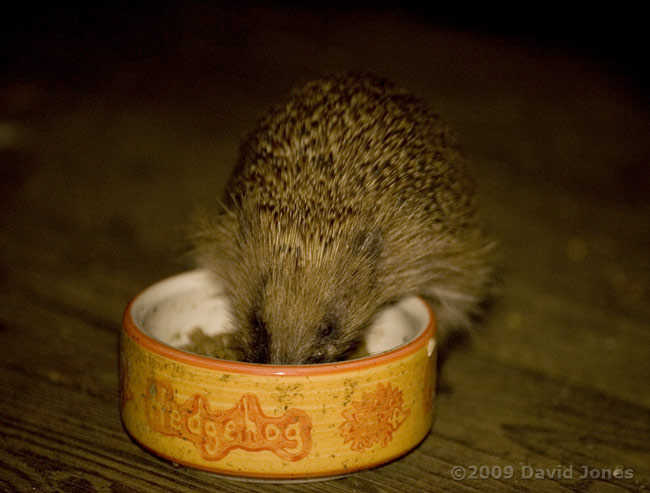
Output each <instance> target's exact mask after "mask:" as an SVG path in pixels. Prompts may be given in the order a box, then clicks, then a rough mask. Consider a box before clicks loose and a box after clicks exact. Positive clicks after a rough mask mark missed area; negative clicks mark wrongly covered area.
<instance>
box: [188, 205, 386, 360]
mask: <svg viewBox="0 0 650 493" xmlns="http://www.w3.org/2000/svg"><path fill="white" fill-rule="evenodd" d="M273 215H274V213H273V212H272V211H268V210H267V211H261V212H259V211H258V213H257V214H250V213H247V212H246V211H241V210H240V211H232V210H231V211H228V212H227V213H225V214H223V215H221V216H219V217H217V218H216V220H215V221H214V222H213V223H212V224H210V225H209V226H207V227H206V225H204V227H202V228H201V231H203V232H204V237H203V238H199V239H198V240H197V241H196V245H197V247H198V254H199V258H200V259H202V263H203V264H205V265H210V266H211V268H212V269H213V270H215V271H216V273H217V275H218V276H219V277H220V278H221V279H222V280H223V281H224V286H225V290H226V294H227V296H228V298H229V300H230V303H231V312H232V316H233V318H234V320H233V322H234V325H235V327H237V328H238V330H237V331H236V333H235V343H236V347H237V349H239V350H241V351H242V353H243V360H244V361H249V362H255V363H270V364H286V365H295V364H314V363H326V362H333V361H339V360H342V359H345V358H346V357H347V356H349V355H350V353H352V352H354V351H355V350H356V349H357V347H358V345H359V343H360V340H361V338H362V335H363V333H364V331H365V329H366V328H367V327H368V325H369V323H370V321H371V318H372V316H373V314H374V313H375V312H376V311H377V310H378V309H379V308H380V306H381V305H382V304H383V303H384V302H385V300H384V298H385V296H384V295H383V294H382V290H381V287H380V286H379V284H378V283H377V278H378V275H377V273H378V269H379V268H380V265H379V262H380V257H381V246H382V245H381V233H380V231H379V230H378V229H376V228H375V229H369V228H368V227H367V226H368V224H372V222H367V221H364V222H359V224H363V227H358V228H357V227H354V226H352V225H348V226H347V227H346V228H345V232H344V233H343V232H341V231H338V232H337V234H336V235H325V236H323V234H322V233H321V232H315V233H310V231H315V230H313V229H311V230H310V229H309V228H308V227H306V225H305V221H306V220H312V219H310V218H295V217H292V214H291V213H289V214H283V219H284V220H283V221H277V216H275V217H268V216H273ZM250 218H255V219H253V220H251V219H250ZM312 221H313V220H312ZM269 225H272V226H271V227H269ZM206 232H209V236H205V235H207V234H208V233H206ZM217 252H218V255H217Z"/></svg>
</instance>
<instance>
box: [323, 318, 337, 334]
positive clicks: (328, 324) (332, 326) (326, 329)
mask: <svg viewBox="0 0 650 493" xmlns="http://www.w3.org/2000/svg"><path fill="white" fill-rule="evenodd" d="M335 332H336V323H335V322H334V321H333V320H326V321H325V323H324V324H323V325H322V327H321V329H320V335H321V337H325V338H329V337H332V334H334V333H335Z"/></svg>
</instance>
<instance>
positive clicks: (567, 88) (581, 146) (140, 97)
mask: <svg viewBox="0 0 650 493" xmlns="http://www.w3.org/2000/svg"><path fill="white" fill-rule="evenodd" d="M248 14H251V15H248ZM118 21H119V22H118ZM41 22H42V23H45V24H46V25H47V22H45V21H44V20H42V21H41ZM111 22H112V23H111ZM140 22H142V23H143V24H142V25H140V24H139V23H140ZM84 25H85V27H86V30H84V29H80V30H79V31H77V34H74V33H73V31H72V28H71V26H72V24H71V23H70V22H68V23H67V24H66V26H64V27H63V28H62V29H64V31H63V32H58V31H57V30H56V29H54V28H51V26H50V28H49V29H45V30H44V31H43V32H41V31H29V30H28V31H24V32H23V31H21V30H20V29H16V30H15V32H16V33H17V34H16V35H15V37H14V38H13V40H12V42H13V44H10V45H9V47H10V48H12V49H18V47H20V49H21V50H24V54H25V59H24V60H20V57H16V56H14V57H13V58H12V59H11V64H10V65H9V66H8V67H7V68H9V69H11V70H7V71H6V72H4V71H3V72H2V73H0V173H1V174H0V207H1V209H0V211H1V216H0V219H1V220H0V293H1V295H0V490H1V491H10V492H13V491H18V492H31V491H64V492H77V491H79V492H81V491H99V492H104V491H106V492H108V491H110V492H124V493H126V492H170V491H174V492H190V491H192V492H213V491H235V492H237V491H241V492H243V491H269V492H272V491H278V492H279V491H296V492H298V491H300V492H306V491H307V492H308V491H313V492H318V491H331V492H341V493H344V492H353V491H359V492H372V491H378V492H379V491H399V492H408V491H414V492H421V491H441V490H446V491H567V490H574V491H585V492H586V491H608V492H609V491H612V492H615V491H638V490H643V489H648V488H650V385H649V382H650V255H649V250H650V199H649V196H650V193H649V192H650V171H649V170H650V162H649V160H650V139H649V138H648V136H649V135H650V111H649V110H648V105H647V100H645V99H643V95H642V93H641V91H640V88H639V87H638V86H636V85H635V82H634V81H633V80H629V79H626V78H625V77H623V76H621V75H617V73H616V72H614V71H613V70H610V69H608V68H607V67H606V66H603V65H599V64H596V63H588V62H586V61H584V60H583V59H580V58H578V57H577V56H574V55H571V54H570V53H566V52H562V51H558V50H551V49H549V48H543V47H542V46H537V45H534V44H526V43H523V42H522V43H514V42H507V41H503V40H498V39H496V38H489V37H481V36H479V35H469V34H463V33H460V32H454V31H445V30H440V29H435V28H433V27H431V26H430V25H429V24H427V23H425V22H421V21H416V20H414V19H412V18H409V17H406V16H399V15H397V16H396V15H389V14H386V13H383V14H379V13H374V12H371V11H366V12H359V13H356V14H354V13H350V14H347V15H345V16H343V15H339V16H337V15H335V13H334V12H331V11H323V12H320V13H319V14H317V15H309V14H302V13H295V14H294V15H293V16H289V15H287V14H286V13H280V12H277V11H276V12H273V11H270V10H262V9H260V10H255V11H252V12H248V13H247V12H246V11H235V10H227V9H221V10H219V11H214V12H212V11H204V10H202V9H200V8H197V7H193V8H188V9H187V10H184V11H183V12H182V13H181V12H173V13H171V14H170V13H166V14H160V15H154V16H152V17H151V18H150V19H149V18H147V20H146V22H145V21H144V20H143V19H142V16H140V17H139V18H138V21H137V22H135V21H131V22H126V21H125V22H122V20H120V19H114V18H113V19H111V20H110V22H109V24H108V27H105V28H103V30H99V34H97V35H96V37H95V36H93V35H91V34H88V31H92V29H96V28H97V27H98V24H97V23H90V24H84ZM66 29H67V31H66ZM120 33H121V34H120ZM39 36H41V37H42V42H37V41H36V39H37V38H39ZM100 38H101V39H109V40H114V41H116V40H117V41H120V42H119V43H116V44H111V43H109V42H99V41H98V39H100ZM39 57H40V58H39ZM344 69H361V70H372V71H374V72H377V73H380V74H383V75H386V76H389V77H391V78H393V79H395V80H396V81H398V82H400V83H402V84H404V85H406V86H407V87H409V88H410V89H411V90H412V91H414V92H416V93H418V94H420V95H421V96H423V97H425V98H426V99H427V100H428V101H429V102H430V103H431V105H432V106H434V107H435V108H436V109H437V110H438V111H439V112H440V113H441V114H442V115H443V117H444V118H445V119H447V120H448V121H450V122H452V123H453V124H454V126H455V127H456V128H457V130H458V131H459V133H460V135H461V137H462V140H463V142H464V144H465V148H466V152H467V154H468V155H469V156H470V157H471V159H472V160H473V162H474V163H475V168H476V177H477V180H478V182H479V185H480V190H481V201H482V204H483V215H484V216H485V221H486V223H487V224H488V226H489V229H490V230H491V231H492V233H493V234H494V236H495V237H497V238H498V239H499V240H500V244H501V247H500V248H501V256H502V283H501V296H500V298H499V299H498V300H497V301H496V302H495V303H494V304H493V306H492V307H491V310H490V313H489V316H488V317H487V319H486V320H485V321H484V322H483V324H482V325H481V327H480V328H479V329H478V331H477V333H476V334H475V335H474V336H473V337H472V338H471V339H470V340H462V341H460V342H459V344H456V345H455V346H454V347H453V348H452V350H450V351H448V353H447V354H446V357H445V358H444V361H443V362H442V365H441V376H440V380H439V390H438V394H437V404H436V405H437V417H436V421H435V423H434V427H433V430H432V432H431V434H430V435H429V437H428V438H427V439H426V440H425V441H424V442H423V443H422V444H421V445H420V446H419V447H418V448H417V449H416V450H415V451H413V452H412V453H410V454H408V455H407V456H405V457H403V458H401V459H399V460H396V461H394V462H393V463H391V464H389V465H386V466H384V467H381V468H378V469H376V470H371V471H366V472H361V473H358V474H355V475H354V476H352V477H348V478H345V479H341V480H337V481H332V482H324V483H310V484H302V485H259V484H247V483H241V482H233V481H227V480H223V479H218V478H214V477H211V476H209V475H206V474H203V473H199V472H195V471H192V470H187V469H183V468H175V467H173V466H172V465H170V464H167V463H165V462H163V461H162V460H159V459H158V458H156V457H154V456H152V455H150V454H148V453H147V452H145V451H143V450H142V449H141V448H140V447H138V446H137V445H136V444H134V443H133V442H132V441H131V440H130V439H129V438H128V437H127V435H126V434H125V432H124V430H123V428H122V425H121V423H120V418H119V414H118V358H117V344H118V333H119V329H120V319H121V314H122V310H123V309H124V307H125V305H126V303H127V301H128V300H129V299H130V298H131V297H132V296H133V295H135V294H136V293H137V292H138V291H139V290H140V289H142V288H144V287H146V286H147V285H149V284H150V283H152V282H153V281H156V280H158V279H160V278H163V277H166V276H167V275H170V274H173V273H176V272H179V271H181V270H184V269H186V268H188V267H189V266H190V262H189V260H188V258H187V255H186V252H187V242H186V232H185V224H186V223H187V219H188V217H189V216H190V215H191V214H192V212H193V211H194V210H195V209H196V208H197V207H210V206H211V205H212V204H213V203H214V199H215V198H216V197H218V196H219V195H220V193H221V191H222V190H223V186H224V182H225V179H226V177H227V176H228V173H229V171H230V169H231V167H232V165H233V164H234V160H235V156H236V152H237V146H238V144H239V142H240V141H241V139H242V137H243V135H245V133H246V132H247V131H248V130H249V129H250V127H251V124H252V122H253V121H254V119H255V117H256V116H257V115H258V114H259V113H260V112H261V111H263V110H264V109H265V108H266V107H267V106H268V104H269V103H272V102H274V101H276V100H277V99H278V98H280V97H282V96H283V94H285V93H286V91H287V90H288V89H289V88H290V87H291V86H292V85H293V84H294V83H297V82H302V81H305V80H307V79H309V78H310V77H313V76H315V75H318V74H321V73H325V72H332V71H339V70H344ZM454 468H457V469H454ZM585 468H586V469H585ZM585 470H586V471H587V475H586V477H583V473H584V471H585ZM459 471H460V473H464V474H465V477H464V478H463V479H461V480H456V479H455V478H454V477H453V474H454V473H457V474H460V473H459ZM619 475H620V476H624V477H623V478H622V479H618V478H617V476H619ZM608 478H609V479H608Z"/></svg>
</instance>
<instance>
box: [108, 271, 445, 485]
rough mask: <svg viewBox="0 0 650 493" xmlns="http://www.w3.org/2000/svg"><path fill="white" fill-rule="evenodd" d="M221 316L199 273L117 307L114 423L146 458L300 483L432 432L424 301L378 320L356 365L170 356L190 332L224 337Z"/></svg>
mask: <svg viewBox="0 0 650 493" xmlns="http://www.w3.org/2000/svg"><path fill="white" fill-rule="evenodd" d="M227 315H228V308H227V305H226V303H225V301H224V298H223V295H222V292H221V289H220V287H219V284H218V283H217V282H216V281H215V280H214V279H213V278H211V276H210V274H208V273H207V272H206V271H202V270H196V271H190V272H186V273H182V274H179V275H176V276H173V277H170V278H168V279H165V280H163V281H160V282H158V283H156V284H154V285H152V286H150V287H149V288H147V289H146V290H144V291H143V292H142V293H140V294H139V295H138V296H136V297H135V298H134V299H133V300H132V301H131V303H129V305H128V307H127V308H126V311H125V313H124V319H123V329H122V337H121V345H120V373H121V414H122V421H123V423H124V427H125V429H126V430H127V432H128V433H129V434H130V435H131V436H132V437H133V439H134V440H135V441H136V442H138V443H139V444H140V445H141V446H143V447H144V448H146V449H148V450H150V451H151V452H153V453H154V454H156V455H158V456H160V457H163V458H165V459H167V460H169V461H172V462H174V463H177V464H182V465H185V466H188V467H193V468H197V469H202V470H205V471H210V472H213V473H217V474H220V475H224V476H230V477H233V478H239V479H246V480H267V481H268V480H271V481H278V482H279V481H291V480H293V481H308V480H318V479H331V478H334V477H339V476H342V475H347V474H350V473H352V472H355V471H358V470H360V469H365V468H370V467H374V466H378V465H380V464H383V463H385V462H388V461H390V460H392V459H394V458H396V457H399V456H401V455H403V454H405V453H406V452H408V451H409V450H411V449H412V448H413V447H415V446H416V445H417V444H418V443H419V442H420V441H422V440H423V439H424V437H426V435H427V433H428V432H429V429H430V428H431V424H432V421H433V408H434V406H433V399H434V391H435V381H436V366H435V358H436V344H435V340H434V330H435V321H434V317H433V313H432V311H431V309H430V308H429V306H428V305H427V304H426V303H425V302H424V301H423V300H422V299H420V298H408V299H406V300H404V301H402V302H400V303H398V304H396V305H395V306H393V307H391V308H389V309H387V310H386V311H385V312H384V313H383V314H382V315H381V316H380V319H379V321H378V322H377V323H375V325H374V326H373V328H372V329H371V330H370V333H369V336H368V338H367V341H366V344H367V346H368V349H369V351H370V352H371V353H373V354H371V355H370V356H368V357H365V358H360V359H356V360H349V361H344V362H340V363H328V364H319V365H306V366H275V365H257V364H250V363H238V362H232V361H225V360H218V359H213V358H206V357H202V356H198V355H195V354H192V353H188V352H185V351H182V350H180V349H176V348H175V347H174V346H181V345H182V344H183V342H184V341H187V337H188V334H189V333H190V332H191V331H193V330H194V329H195V328H196V327H201V328H202V329H203V331H204V332H205V333H208V334H214V333H217V332H220V331H223V330H229V327H228V323H227ZM386 347H388V349H387V348H386Z"/></svg>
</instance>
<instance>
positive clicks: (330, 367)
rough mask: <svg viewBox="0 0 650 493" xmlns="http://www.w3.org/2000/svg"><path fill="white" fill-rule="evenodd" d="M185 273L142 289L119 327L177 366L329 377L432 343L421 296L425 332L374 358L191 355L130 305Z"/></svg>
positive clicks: (431, 319) (432, 326) (432, 324)
mask: <svg viewBox="0 0 650 493" xmlns="http://www.w3.org/2000/svg"><path fill="white" fill-rule="evenodd" d="M188 272H191V271H188ZM188 272H184V273H179V274H176V275H172V276H169V277H167V278H164V279H161V280H160V281H158V282H156V283H154V284H152V285H150V286H148V287H146V288H144V289H143V290H141V291H140V292H139V293H138V294H137V295H136V296H134V297H133V298H132V299H131V301H129V303H128V304H127V306H126V309H125V310H124V314H123V316H122V328H123V330H124V332H125V333H126V334H127V335H128V336H129V337H130V338H131V339H132V340H133V341H135V343H136V344H138V345H140V346H141V347H143V348H144V349H146V350H148V351H149V352H152V353H154V354H157V355H159V356H162V357H164V358H168V359H171V360H174V361H177V362H179V363H184V364H186V365H189V366H194V367H199V368H202V369H206V370H214V371H218V372H227V373H239V374H245V375H258V376H317V375H331V374H334V373H341V372H347V371H351V370H362V369H368V368H371V367H375V366H379V365H385V364H387V363H390V362H392V361H395V360H398V359H402V358H405V357H407V356H409V355H411V354H412V353H414V352H416V351H418V350H419V349H420V348H422V347H425V346H427V345H428V344H429V340H430V339H433V340H434V341H435V339H434V336H435V332H436V318H435V314H434V312H433V309H432V308H431V306H430V305H429V303H427V302H426V301H425V300H424V299H423V298H422V297H421V296H415V298H417V299H418V300H419V301H420V302H421V303H422V304H423V305H424V307H425V308H426V310H427V313H428V322H427V326H426V327H425V329H424V330H423V331H421V333H420V334H419V335H418V336H417V337H415V338H414V339H413V340H412V341H409V342H407V343H404V344H402V345H400V346H397V347H395V348H393V349H389V350H388V351H384V352H382V353H378V354H375V355H371V356H366V357H363V358H357V359H353V360H346V361H338V362H335V363H318V364H313V365H271V364H259V363H244V362H239V361H230V360H222V359H217V358H211V357H208V356H201V355H198V354H194V353H190V352H187V351H184V350H182V349H177V348H175V347H173V346H170V345H168V344H166V343H164V342H161V341H159V340H158V339H156V338H154V337H152V336H150V335H148V334H147V333H145V332H144V331H143V330H142V329H141V328H140V327H138V324H136V322H135V321H134V320H133V315H132V308H133V304H134V303H135V302H136V301H137V300H138V299H139V298H140V296H142V295H143V294H144V292H145V291H147V290H148V289H149V288H151V287H153V286H154V285H156V284H158V283H161V282H165V281H168V280H171V279H173V278H174V277H176V276H179V275H183V274H187V273H188ZM434 344H435V342H434Z"/></svg>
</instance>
